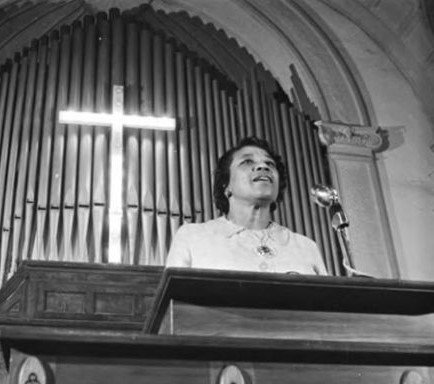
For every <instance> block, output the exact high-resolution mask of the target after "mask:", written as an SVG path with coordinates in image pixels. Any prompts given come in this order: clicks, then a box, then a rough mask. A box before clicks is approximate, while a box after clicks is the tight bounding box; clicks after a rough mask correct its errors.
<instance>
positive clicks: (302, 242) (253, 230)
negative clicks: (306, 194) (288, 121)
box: [166, 137, 327, 275]
mask: <svg viewBox="0 0 434 384" xmlns="http://www.w3.org/2000/svg"><path fill="white" fill-rule="evenodd" d="M285 187H286V179H285V167H284V165H283V163H282V162H281V160H280V157H279V156H277V155H276V154H275V153H274V152H273V151H272V149H271V148H270V146H269V144H268V143H267V142H266V141H265V140H260V139H257V138H255V137H250V138H246V139H244V140H242V141H241V142H240V143H239V144H238V146H236V147H235V148H232V149H231V150H229V151H228V152H226V153H225V154H224V155H223V156H222V157H221V158H220V159H219V161H218V165H217V170H216V172H215V178H214V199H215V203H216V206H217V209H218V210H219V211H220V212H221V213H222V216H221V217H219V218H218V219H215V220H210V221H208V222H206V223H200V224H185V225H183V226H182V227H181V228H180V229H179V230H178V232H177V233H176V235H175V237H174V240H173V242H172V247H171V249H170V252H169V255H168V258H167V263H166V266H168V267H191V268H211V269H224V270H239V271H257V272H284V273H300V274H317V275H325V274H327V272H326V269H325V267H324V263H323V261H322V258H321V255H320V252H319V250H318V247H317V246H316V244H315V243H314V242H313V241H312V240H310V239H308V238H307V237H305V236H302V235H300V234H297V233H294V232H291V231H290V230H289V229H288V228H285V227H283V226H281V225H279V224H277V223H275V222H273V221H272V220H271V213H272V211H273V210H275V209H276V202H277V201H279V200H281V198H282V194H283V190H284V189H285Z"/></svg>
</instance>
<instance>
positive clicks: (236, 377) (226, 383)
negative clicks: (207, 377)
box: [217, 365, 250, 384]
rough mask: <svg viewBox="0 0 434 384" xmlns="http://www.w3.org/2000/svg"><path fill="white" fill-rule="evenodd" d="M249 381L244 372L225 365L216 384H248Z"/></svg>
mask: <svg viewBox="0 0 434 384" xmlns="http://www.w3.org/2000/svg"><path fill="white" fill-rule="evenodd" d="M249 383H250V380H249V378H248V376H247V374H246V373H245V372H243V371H242V370H241V369H240V368H238V367H237V366H236V365H227V366H226V367H224V368H223V369H222V371H221V372H220V375H219V379H218V381H217V384H249Z"/></svg>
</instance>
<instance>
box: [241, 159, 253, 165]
mask: <svg viewBox="0 0 434 384" xmlns="http://www.w3.org/2000/svg"><path fill="white" fill-rule="evenodd" d="M252 163H253V160H252V159H244V160H243V161H242V162H241V164H252Z"/></svg>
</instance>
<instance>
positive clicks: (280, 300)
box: [145, 268, 434, 332]
mask: <svg viewBox="0 0 434 384" xmlns="http://www.w3.org/2000/svg"><path fill="white" fill-rule="evenodd" d="M171 300H175V301H181V302H185V303H189V304H194V305H203V306H209V307H212V306H220V307H243V308H246V307H248V308H257V309H294V310H307V311H329V312H353V313H372V314H403V315H420V314H428V313H433V312H434V283H432V282H420V281H404V280H390V279H370V278H347V277H332V276H308V275H285V274H275V273H258V272H238V271H220V270H208V269H187V268H167V269H166V270H165V271H164V272H163V276H162V279H161V281H160V285H159V287H158V288H157V294H156V297H155V301H154V306H153V309H152V311H151V313H150V316H149V317H148V321H147V322H146V325H145V330H146V331H147V332H152V331H153V330H155V329H156V327H158V325H159V323H160V322H161V319H162V317H163V316H164V313H165V311H166V309H167V307H168V305H169V303H170V301H171Z"/></svg>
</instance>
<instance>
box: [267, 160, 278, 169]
mask: <svg viewBox="0 0 434 384" xmlns="http://www.w3.org/2000/svg"><path fill="white" fill-rule="evenodd" d="M265 164H267V165H268V166H269V167H271V168H276V163H275V162H274V161H266V162H265Z"/></svg>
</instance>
